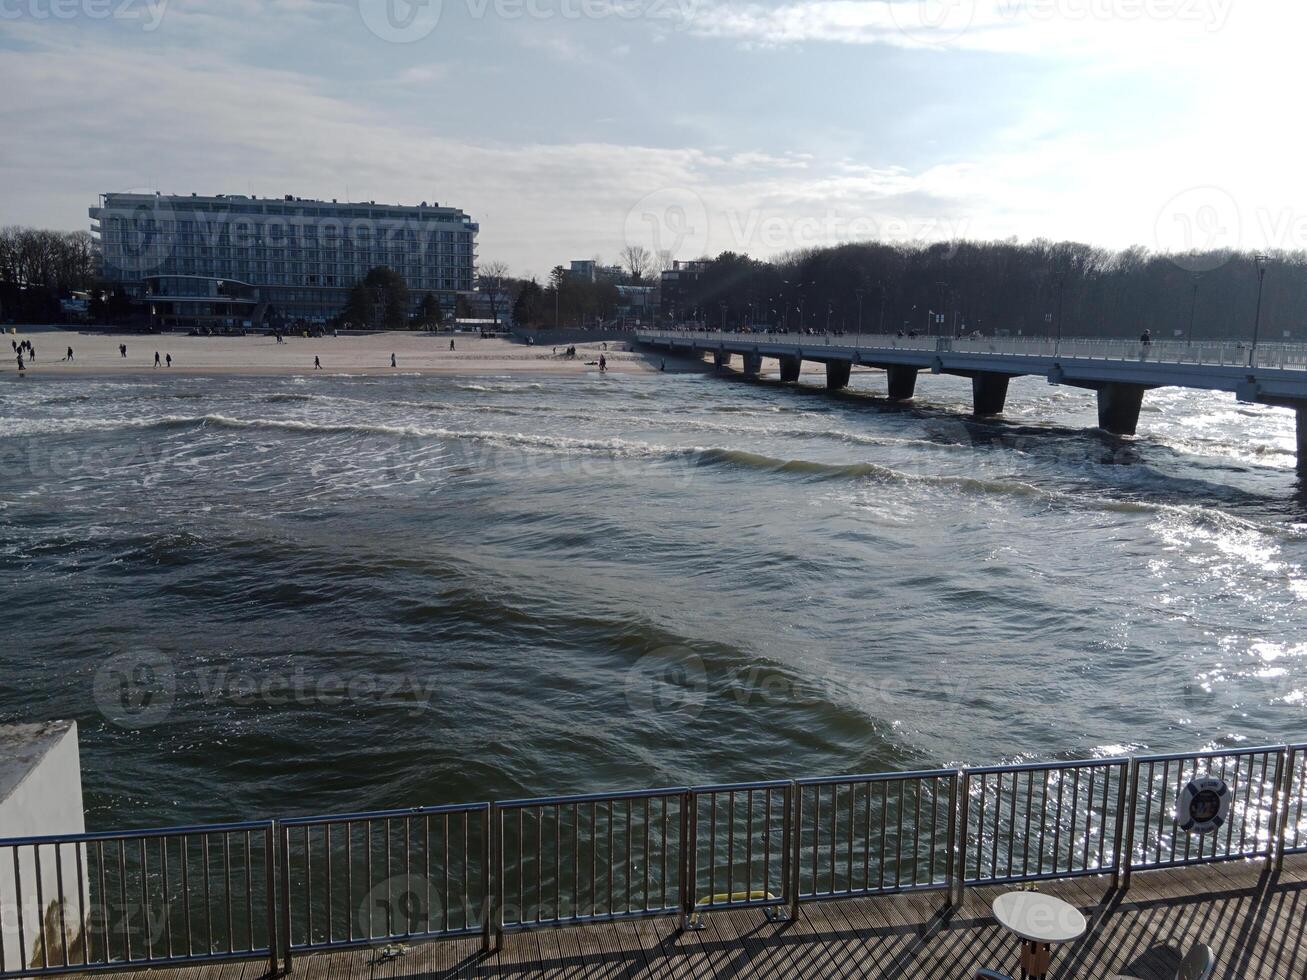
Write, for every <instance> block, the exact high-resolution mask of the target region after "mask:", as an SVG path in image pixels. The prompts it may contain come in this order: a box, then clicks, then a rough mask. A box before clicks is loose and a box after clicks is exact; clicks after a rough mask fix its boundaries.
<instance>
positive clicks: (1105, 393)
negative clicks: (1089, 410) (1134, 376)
mask: <svg viewBox="0 0 1307 980" xmlns="http://www.w3.org/2000/svg"><path fill="white" fill-rule="evenodd" d="M1145 390H1147V389H1145V388H1144V386H1143V385H1131V384H1120V383H1116V382H1112V383H1110V384H1105V385H1103V387H1101V388H1099V389H1098V427H1099V428H1100V429H1106V430H1107V431H1108V432H1112V433H1115V434H1116V435H1119V436H1132V435H1134V434H1135V429H1136V428H1138V426H1139V409H1140V407H1141V406H1142V405H1143V403H1144V391H1145Z"/></svg>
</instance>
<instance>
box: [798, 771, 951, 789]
mask: <svg viewBox="0 0 1307 980" xmlns="http://www.w3.org/2000/svg"><path fill="white" fill-rule="evenodd" d="M972 771H973V772H974V771H975V770H972ZM957 772H958V770H956V769H917V770H913V771H912V772H871V773H862V774H859V775H856V776H810V777H808V778H806V779H796V780H795V781H794V782H795V784H796V785H798V786H831V785H835V784H840V785H844V784H846V783H859V784H861V783H883V782H887V781H892V780H898V779H903V780H908V779H949V778H951V777H953V776H955V775H956V774H957Z"/></svg>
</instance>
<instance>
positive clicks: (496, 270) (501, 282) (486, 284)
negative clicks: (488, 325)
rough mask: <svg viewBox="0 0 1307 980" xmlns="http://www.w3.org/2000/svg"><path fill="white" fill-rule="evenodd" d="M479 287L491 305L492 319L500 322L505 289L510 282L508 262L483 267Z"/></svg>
mask: <svg viewBox="0 0 1307 980" xmlns="http://www.w3.org/2000/svg"><path fill="white" fill-rule="evenodd" d="M479 272H480V274H479V275H478V277H477V285H478V287H479V288H480V290H481V292H482V293H484V294H485V296H486V299H487V300H488V302H489V305H490V319H492V320H494V321H495V322H496V323H498V322H499V314H500V311H501V310H500V308H501V306H503V305H504V302H505V299H506V297H505V295H504V289H505V286H506V284H507V282H508V263H507V262H499V261H495V262H487V263H485V264H484V265H483V266H481V268H480V270H479Z"/></svg>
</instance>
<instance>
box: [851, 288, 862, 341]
mask: <svg viewBox="0 0 1307 980" xmlns="http://www.w3.org/2000/svg"><path fill="white" fill-rule="evenodd" d="M863 292H864V290H861V289H855V290H854V291H853V295H854V296H856V297H858V333H859V334H861V333H862V294H863Z"/></svg>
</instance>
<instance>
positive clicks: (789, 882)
mask: <svg viewBox="0 0 1307 980" xmlns="http://www.w3.org/2000/svg"><path fill="white" fill-rule="evenodd" d="M797 790H798V783H796V782H795V781H794V780H793V779H791V780H790V785H788V786H786V787H785V820H784V823H783V824H782V827H783V830H782V832H781V900H782V901H783V902H787V903H788V904H789V916H790V921H791V922H793V921H794V913H795V912H796V911H797V905H798V903H797V902H796V901H795V900H794V895H795V892H794V891H793V888H794V877H793V874H792V872H793V870H794V865H793V862H792V861H791V860H790V853H791V850H792V848H793V846H794V845H793V843H792V842H793V840H794V799H795V797H796V796H798V792H797Z"/></svg>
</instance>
